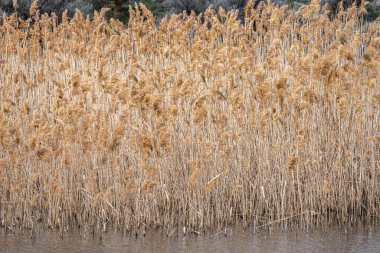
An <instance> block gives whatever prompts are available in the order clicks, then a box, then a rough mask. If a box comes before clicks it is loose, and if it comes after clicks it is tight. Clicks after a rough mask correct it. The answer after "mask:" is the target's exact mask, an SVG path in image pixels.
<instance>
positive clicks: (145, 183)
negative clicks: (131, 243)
mask: <svg viewBox="0 0 380 253" xmlns="http://www.w3.org/2000/svg"><path fill="white" fill-rule="evenodd" d="M35 2H37V1H35ZM245 12H246V18H245V22H244V24H242V23H241V22H240V21H239V20H237V14H236V12H228V13H226V12H224V11H223V10H220V11H219V12H218V13H215V12H214V11H213V10H211V9H209V10H208V11H207V12H206V13H205V14H204V15H203V17H202V18H201V17H200V16H199V17H197V16H195V15H194V14H191V15H186V14H181V15H173V16H172V17H171V18H170V19H165V18H164V19H163V20H162V21H161V23H160V26H159V27H157V26H156V22H155V18H154V16H153V15H152V14H151V13H150V12H149V11H148V10H147V8H146V7H145V6H143V5H141V6H139V7H137V6H136V8H131V9H130V15H131V20H130V22H129V24H128V27H127V28H124V27H123V25H122V24H121V23H120V22H119V21H117V20H111V21H110V22H109V23H108V22H107V21H106V20H105V19H104V18H103V15H104V13H102V14H99V13H95V15H94V20H90V19H89V18H85V17H83V16H82V15H81V13H79V12H78V13H76V15H75V17H74V18H73V19H72V20H68V19H67V16H66V15H65V14H64V15H63V17H62V23H60V24H58V23H57V17H56V16H54V15H53V16H50V17H49V16H47V15H41V14H40V13H39V12H38V11H35V10H32V11H31V13H33V17H32V20H29V21H23V20H20V19H18V18H17V17H16V16H15V15H13V16H9V17H6V16H3V17H0V23H1V25H0V45H1V46H0V126H1V127H0V221H1V223H0V224H1V226H5V227H7V228H10V229H13V228H14V227H23V228H34V227H36V226H37V224H39V223H42V224H44V225H45V226H47V227H54V228H55V227H56V228H60V229H61V230H65V229H67V228H69V227H70V226H74V225H78V226H80V227H82V228H86V227H90V228H93V229H94V230H106V229H107V227H108V226H109V225H112V226H113V227H116V228H118V229H120V230H122V231H124V230H130V229H133V228H138V227H140V226H143V227H147V228H149V227H157V226H160V227H163V228H166V229H167V231H168V232H169V231H173V229H174V228H175V227H177V226H179V227H180V229H178V231H180V230H182V227H186V228H189V229H192V230H194V231H202V230H205V229H209V228H215V227H218V226H223V227H225V226H227V225H230V224H235V223H242V224H244V225H249V224H256V226H261V225H264V224H268V223H271V222H275V221H280V223H281V224H283V225H285V226H287V225H292V224H298V225H301V226H312V225H318V224H321V223H322V222H325V221H330V222H335V221H336V222H338V223H339V224H344V223H354V222H356V221H359V220H374V219H376V218H379V216H380V203H379V196H380V185H379V184H380V120H379V119H380V111H379V108H380V86H379V70H380V69H379V61H380V53H379V47H380V38H379V33H380V25H379V22H378V21H376V22H373V23H366V24H364V23H362V22H361V19H360V15H359V14H358V10H357V8H355V7H353V8H351V9H348V10H347V11H344V10H342V9H341V10H340V11H339V13H338V15H337V17H336V18H335V19H333V20H330V19H329V16H328V13H327V11H326V10H323V11H320V9H319V4H318V3H316V2H312V4H311V5H310V6H305V7H302V8H301V9H300V10H299V11H296V12H295V11H293V10H288V9H287V8H286V7H284V6H283V7H281V8H279V7H275V6H272V5H271V4H270V2H269V1H268V5H267V6H263V5H262V4H260V6H259V7H258V8H256V9H254V8H253V7H252V3H251V4H248V6H247V8H246V11H245ZM144 231H145V230H144Z"/></svg>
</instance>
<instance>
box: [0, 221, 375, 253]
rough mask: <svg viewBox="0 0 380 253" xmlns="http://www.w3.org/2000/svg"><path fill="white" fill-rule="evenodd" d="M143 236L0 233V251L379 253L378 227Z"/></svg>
mask: <svg viewBox="0 0 380 253" xmlns="http://www.w3.org/2000/svg"><path fill="white" fill-rule="evenodd" d="M166 234H167V233H165V232H164V231H147V233H146V236H145V237H144V236H139V237H137V238H136V237H135V236H121V235H120V234H118V233H112V232H108V233H105V234H101V239H100V235H95V236H92V235H89V234H84V233H83V234H80V233H79V232H69V233H66V234H64V235H63V237H61V236H60V234H59V233H57V232H52V231H45V232H44V231H40V232H39V233H38V234H37V235H36V236H35V237H33V238H30V234H29V233H28V232H25V233H9V232H8V233H5V232H4V231H2V232H1V233H0V252H28V253H29V252H30V253H31V252H38V253H39V252H56V253H64V252H65V253H66V252H89V253H90V252H91V253H103V252H104V253H106V252H107V253H112V252H115V253H116V252H162V253H164V252H170V253H171V252H173V253H174V252H189V253H190V252H218V253H221V252H223V253H229V252H380V226H372V227H370V226H367V227H364V228H349V229H347V228H337V227H333V228H331V227H329V228H324V229H315V230H313V231H309V232H305V231H300V230H296V231H288V232H282V231H274V232H272V233H268V232H267V231H258V232H257V233H254V232H253V231H252V230H245V231H242V230H240V229H234V230H231V229H230V230H228V231H227V235H226V236H225V235H224V233H213V234H211V233H210V234H208V235H201V236H197V235H187V236H183V235H182V234H180V233H178V234H174V237H172V238H168V237H167V236H166Z"/></svg>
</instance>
